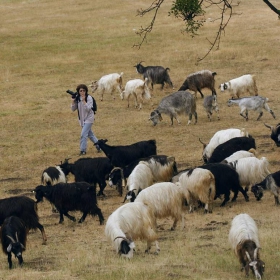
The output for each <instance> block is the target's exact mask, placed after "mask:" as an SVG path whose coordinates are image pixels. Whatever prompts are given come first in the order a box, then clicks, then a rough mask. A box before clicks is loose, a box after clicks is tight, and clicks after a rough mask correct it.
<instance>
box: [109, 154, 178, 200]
mask: <svg viewBox="0 0 280 280" xmlns="http://www.w3.org/2000/svg"><path fill="white" fill-rule="evenodd" d="M140 161H145V162H147V164H148V165H149V167H150V168H151V170H152V173H153V177H154V180H155V181H156V182H168V181H170V179H171V178H172V176H174V174H176V173H177V172H178V171H177V164H176V161H175V158H174V157H168V156H166V155H154V156H150V157H147V158H142V159H139V160H136V161H133V162H132V163H130V164H128V165H127V166H125V167H124V168H120V167H115V168H114V169H113V170H112V171H111V172H110V174H109V186H111V187H112V186H116V188H117V190H118V191H119V194H120V196H122V188H123V187H125V185H126V179H127V178H128V177H129V175H130V174H131V172H132V171H133V169H134V168H135V166H136V165H137V164H138V163H139V162H140Z"/></svg>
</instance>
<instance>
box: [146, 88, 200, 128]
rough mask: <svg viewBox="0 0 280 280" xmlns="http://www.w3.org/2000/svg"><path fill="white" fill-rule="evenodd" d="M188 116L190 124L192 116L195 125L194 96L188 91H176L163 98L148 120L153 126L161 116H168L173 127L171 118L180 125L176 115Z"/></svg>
mask: <svg viewBox="0 0 280 280" xmlns="http://www.w3.org/2000/svg"><path fill="white" fill-rule="evenodd" d="M183 113H185V114H188V115H189V121H188V124H190V123H191V120H192V115H194V117H195V123H196V122H197V113H196V102H195V98H194V96H193V95H192V94H191V93H190V92H188V91H177V92H174V93H172V94H170V95H168V96H166V97H164V98H163V99H162V100H161V101H160V103H159V105H158V107H157V108H156V109H155V110H154V111H153V112H151V115H150V118H149V120H151V121H152V122H153V124H154V125H157V124H158V123H159V122H160V121H161V120H162V116H161V114H166V115H169V116H170V119H171V125H173V118H175V120H176V121H177V123H178V124H180V121H179V119H178V118H177V115H181V114H183Z"/></svg>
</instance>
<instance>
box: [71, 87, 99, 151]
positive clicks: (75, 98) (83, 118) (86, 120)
mask: <svg viewBox="0 0 280 280" xmlns="http://www.w3.org/2000/svg"><path fill="white" fill-rule="evenodd" d="M76 91H77V93H76V94H73V95H72V105H71V109H72V111H75V110H78V117H79V123H80V125H81V127H82V132H81V139H80V156H81V155H85V154H86V150H87V137H88V138H89V139H90V140H91V141H92V142H93V143H96V142H97V141H98V139H97V138H96V136H95V135H94V133H93V131H92V130H91V127H92V125H93V122H94V112H93V110H92V105H93V98H92V97H91V96H90V95H88V88H87V86H86V85H84V84H80V85H78V86H77V88H76ZM95 147H96V149H97V152H101V149H100V148H99V146H98V145H96V146H95Z"/></svg>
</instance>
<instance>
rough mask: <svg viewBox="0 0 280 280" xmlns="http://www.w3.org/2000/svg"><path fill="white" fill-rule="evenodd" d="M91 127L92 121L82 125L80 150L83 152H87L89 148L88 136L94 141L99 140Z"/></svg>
mask: <svg viewBox="0 0 280 280" xmlns="http://www.w3.org/2000/svg"><path fill="white" fill-rule="evenodd" d="M91 127H92V123H85V124H84V126H83V127H82V132H81V140H80V151H81V152H86V150H87V137H88V138H89V139H90V141H91V142H93V143H96V142H97V141H98V139H97V138H96V136H95V135H94V133H93V132H92V130H91Z"/></svg>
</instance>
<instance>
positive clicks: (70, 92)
mask: <svg viewBox="0 0 280 280" xmlns="http://www.w3.org/2000/svg"><path fill="white" fill-rule="evenodd" d="M66 92H67V93H69V94H70V95H72V99H75V100H76V101H79V93H78V92H74V91H72V90H70V89H68V90H66Z"/></svg>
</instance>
